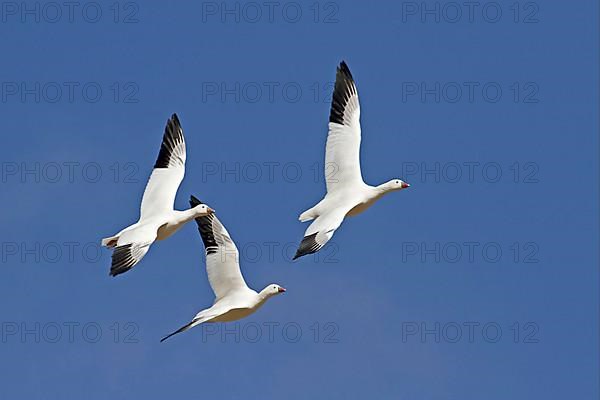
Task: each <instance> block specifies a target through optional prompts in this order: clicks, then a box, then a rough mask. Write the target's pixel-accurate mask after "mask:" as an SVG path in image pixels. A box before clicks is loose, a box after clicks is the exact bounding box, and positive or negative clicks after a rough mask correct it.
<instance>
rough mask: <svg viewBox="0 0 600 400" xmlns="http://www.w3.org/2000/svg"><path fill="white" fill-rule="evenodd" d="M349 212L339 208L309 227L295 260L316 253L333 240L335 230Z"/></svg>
mask: <svg viewBox="0 0 600 400" xmlns="http://www.w3.org/2000/svg"><path fill="white" fill-rule="evenodd" d="M348 211H349V210H348V209H346V208H338V209H336V210H333V211H330V212H327V213H325V214H321V215H319V216H318V217H317V218H316V219H315V220H314V221H313V222H312V224H310V225H309V226H308V229H306V232H305V233H304V238H303V239H302V242H300V246H299V247H298V250H296V255H295V256H294V260H295V259H296V258H298V257H302V256H305V255H307V254H312V253H316V252H317V251H319V250H321V248H322V247H323V246H325V244H326V243H327V242H328V241H329V239H331V237H332V236H333V234H334V232H335V230H336V229H337V228H338V227H339V226H340V225H341V224H342V221H344V217H345V216H346V213H347V212H348Z"/></svg>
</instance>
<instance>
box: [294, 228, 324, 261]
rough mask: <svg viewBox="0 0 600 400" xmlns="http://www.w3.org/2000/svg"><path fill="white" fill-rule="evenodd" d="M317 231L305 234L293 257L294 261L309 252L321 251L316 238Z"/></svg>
mask: <svg viewBox="0 0 600 400" xmlns="http://www.w3.org/2000/svg"><path fill="white" fill-rule="evenodd" d="M317 233H318V232H317ZM317 233H313V234H312V235H308V236H305V237H304V238H303V239H302V242H300V246H298V250H296V255H294V258H292V261H293V260H295V259H297V258H300V257H302V256H305V255H307V254H313V253H316V252H317V251H319V249H320V248H321V247H320V246H319V244H318V243H317V240H316V238H317Z"/></svg>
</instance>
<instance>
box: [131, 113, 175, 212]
mask: <svg viewBox="0 0 600 400" xmlns="http://www.w3.org/2000/svg"><path fill="white" fill-rule="evenodd" d="M185 158H186V152H185V139H184V137H183V130H182V129H181V125H180V123H179V118H177V114H173V116H172V117H171V119H169V120H168V121H167V126H166V127H165V134H164V135H163V140H162V144H161V146H160V152H159V153H158V158H157V160H156V163H155V164H154V169H153V170H152V175H150V179H149V180H148V184H147V185H146V190H144V196H143V197H142V206H141V211H140V213H141V218H140V219H144V218H147V217H149V216H152V215H156V214H160V213H163V212H167V211H171V210H173V205H174V203H175V195H176V194H177V189H178V188H179V185H180V184H181V181H182V180H183V176H184V175H185Z"/></svg>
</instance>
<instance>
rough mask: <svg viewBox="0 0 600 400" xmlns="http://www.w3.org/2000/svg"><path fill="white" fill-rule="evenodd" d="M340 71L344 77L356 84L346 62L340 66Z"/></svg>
mask: <svg viewBox="0 0 600 400" xmlns="http://www.w3.org/2000/svg"><path fill="white" fill-rule="evenodd" d="M338 71H339V72H341V73H342V75H344V77H345V78H347V79H349V80H350V81H352V82H354V78H353V77H352V73H351V72H350V68H348V64H346V61H344V60H342V62H340V66H339V67H338Z"/></svg>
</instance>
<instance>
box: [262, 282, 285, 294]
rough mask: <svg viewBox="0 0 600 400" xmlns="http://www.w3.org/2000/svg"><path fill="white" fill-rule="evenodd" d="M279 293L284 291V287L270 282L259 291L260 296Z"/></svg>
mask: <svg viewBox="0 0 600 400" xmlns="http://www.w3.org/2000/svg"><path fill="white" fill-rule="evenodd" d="M281 293H285V288H283V287H281V286H279V285H278V284H276V283H271V284H269V285H267V287H265V288H264V289H263V290H261V292H260V294H261V296H264V297H265V298H268V297H271V296H275V295H277V294H281Z"/></svg>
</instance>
